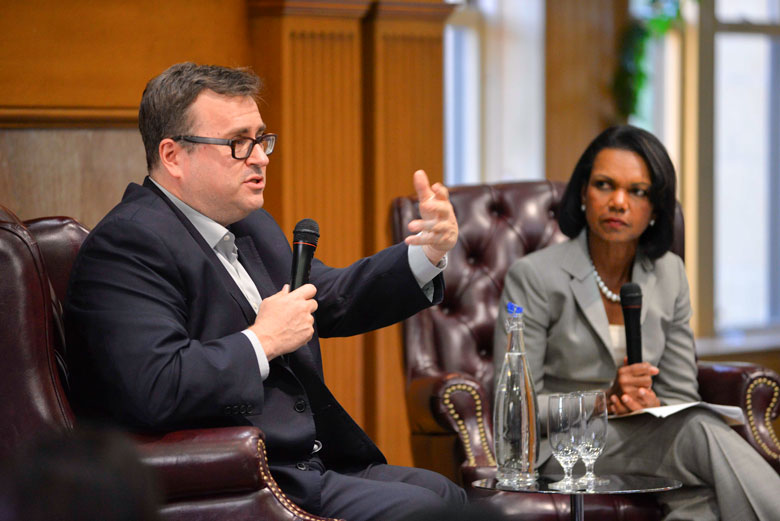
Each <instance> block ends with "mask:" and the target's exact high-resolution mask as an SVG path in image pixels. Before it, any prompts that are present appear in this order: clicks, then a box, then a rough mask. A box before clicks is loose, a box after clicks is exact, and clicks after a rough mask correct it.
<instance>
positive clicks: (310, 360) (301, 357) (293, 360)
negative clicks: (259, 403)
mask: <svg viewBox="0 0 780 521" xmlns="http://www.w3.org/2000/svg"><path fill="white" fill-rule="evenodd" d="M230 228H231V230H230V231H231V232H233V233H236V229H234V228H233V227H232V226H231V227H230ZM236 248H238V260H239V262H241V265H242V266H244V269H245V270H246V271H247V273H249V276H250V277H251V278H252V281H254V283H255V286H257V291H259V292H260V296H261V297H263V298H267V297H270V296H271V295H273V294H275V293H277V292H278V291H279V289H280V288H278V287H277V286H276V283H277V282H278V283H279V284H281V282H280V281H277V282H275V281H274V280H272V279H271V276H270V274H269V273H268V269H267V268H266V267H265V264H264V263H263V259H262V257H260V254H259V252H258V251H257V248H256V247H255V243H254V241H253V240H252V237H250V236H248V235H242V236H238V234H236ZM275 360H278V362H279V363H280V364H281V365H282V366H284V367H285V369H287V370H292V371H293V372H294V373H297V372H298V371H300V370H301V369H300V367H318V365H317V364H316V363H315V360H314V356H313V354H312V350H311V349H309V348H308V346H307V345H304V346H301V347H300V348H299V349H297V350H296V351H295V352H293V353H291V354H290V355H287V356H280V357H278V358H276V359H275ZM296 367H297V369H296ZM320 371H322V368H321V367H320ZM313 374H316V371H315V372H314V373H313ZM317 378H320V379H322V377H321V376H320V375H317Z"/></svg>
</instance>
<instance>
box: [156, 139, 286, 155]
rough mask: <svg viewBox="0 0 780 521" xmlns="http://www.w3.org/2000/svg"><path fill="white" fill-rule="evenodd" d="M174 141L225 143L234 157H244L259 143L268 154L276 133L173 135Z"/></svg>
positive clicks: (271, 148) (272, 149)
mask: <svg viewBox="0 0 780 521" xmlns="http://www.w3.org/2000/svg"><path fill="white" fill-rule="evenodd" d="M171 139H173V140H174V141H188V142H190V143H205V144H207V145H226V146H229V147H230V151H231V153H232V154H233V158H234V159H246V158H248V157H249V156H250V155H252V150H253V149H254V148H255V145H260V148H262V149H263V152H265V155H267V156H270V155H271V152H273V151H274V145H276V134H263V135H262V136H259V137H257V138H255V139H252V138H251V137H237V138H233V139H220V138H216V137H201V136H174V137H172V138H171Z"/></svg>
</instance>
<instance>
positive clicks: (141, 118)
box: [138, 62, 260, 172]
mask: <svg viewBox="0 0 780 521" xmlns="http://www.w3.org/2000/svg"><path fill="white" fill-rule="evenodd" d="M207 89H208V90H213V91H214V92H216V93H217V94H222V95H224V96H248V97H251V98H253V99H255V100H257V97H258V95H259V92H260V79H259V78H258V77H257V75H255V73H254V72H252V71H251V70H249V69H247V68H245V67H239V68H235V69H233V68H230V67H221V66H218V65H197V64H195V63H191V62H184V63H177V64H176V65H171V66H170V67H168V68H167V69H166V70H165V71H163V72H162V73H161V74H160V75H159V76H155V77H154V78H152V79H151V80H149V83H147V84H146V88H145V89H144V94H143V96H142V97H141V107H140V109H139V110H138V129H139V130H140V131H141V138H142V139H143V142H144V148H145V149H146V168H147V169H148V170H149V172H151V171H152V170H153V169H154V167H155V166H157V163H158V162H159V161H160V156H159V152H158V150H157V149H158V147H159V145H160V141H162V140H163V139H165V138H167V137H172V136H177V135H182V134H187V133H188V132H189V129H190V127H191V126H192V121H191V120H190V113H189V108H190V106H191V105H192V104H193V103H194V102H195V98H197V97H198V95H199V94H200V93H201V92H203V91H204V90H207Z"/></svg>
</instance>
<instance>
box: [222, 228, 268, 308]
mask: <svg viewBox="0 0 780 521" xmlns="http://www.w3.org/2000/svg"><path fill="white" fill-rule="evenodd" d="M231 231H232V230H231ZM236 248H238V262H240V263H241V265H242V266H243V267H244V269H245V270H246V272H247V273H249V276H250V277H251V278H252V281H253V282H254V283H255V286H257V291H259V292H260V296H261V297H263V298H267V297H270V296H271V295H273V294H274V293H276V292H277V291H279V290H278V289H276V288H275V287H274V282H273V281H272V280H271V276H270V275H269V274H268V270H267V269H266V268H265V264H263V259H261V258H260V254H259V253H257V248H255V244H254V242H252V238H251V237H248V236H243V237H236Z"/></svg>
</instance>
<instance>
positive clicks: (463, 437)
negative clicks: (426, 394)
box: [443, 384, 496, 467]
mask: <svg viewBox="0 0 780 521" xmlns="http://www.w3.org/2000/svg"><path fill="white" fill-rule="evenodd" d="M458 391H462V392H466V393H468V394H470V395H471V397H472V398H473V399H474V408H475V410H476V412H477V428H478V429H479V442H480V444H481V446H482V450H483V452H484V453H485V454H487V458H488V465H492V466H495V464H496V460H495V459H494V458H493V450H492V449H491V448H490V446H488V442H487V434H486V432H485V422H484V421H483V419H482V399H481V398H480V396H479V393H478V392H477V390H476V389H475V388H474V387H473V386H471V385H466V384H455V385H453V386H451V387H448V388H447V389H446V390H445V391H444V398H443V403H444V405H445V406H446V407H447V411H448V412H449V413H450V416H451V417H452V419H454V420H455V424H456V425H457V426H458V436H460V441H461V443H463V448H464V450H465V451H466V460H467V461H468V464H469V465H470V466H472V467H474V466H476V465H477V460H476V458H475V457H474V450H473V449H472V447H471V443H470V440H469V432H468V430H467V429H466V424H465V422H464V421H463V419H462V418H461V417H460V415H459V414H458V413H457V411H456V410H455V405H454V404H453V403H452V400H451V399H450V397H451V396H452V394H453V393H456V392H458Z"/></svg>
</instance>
